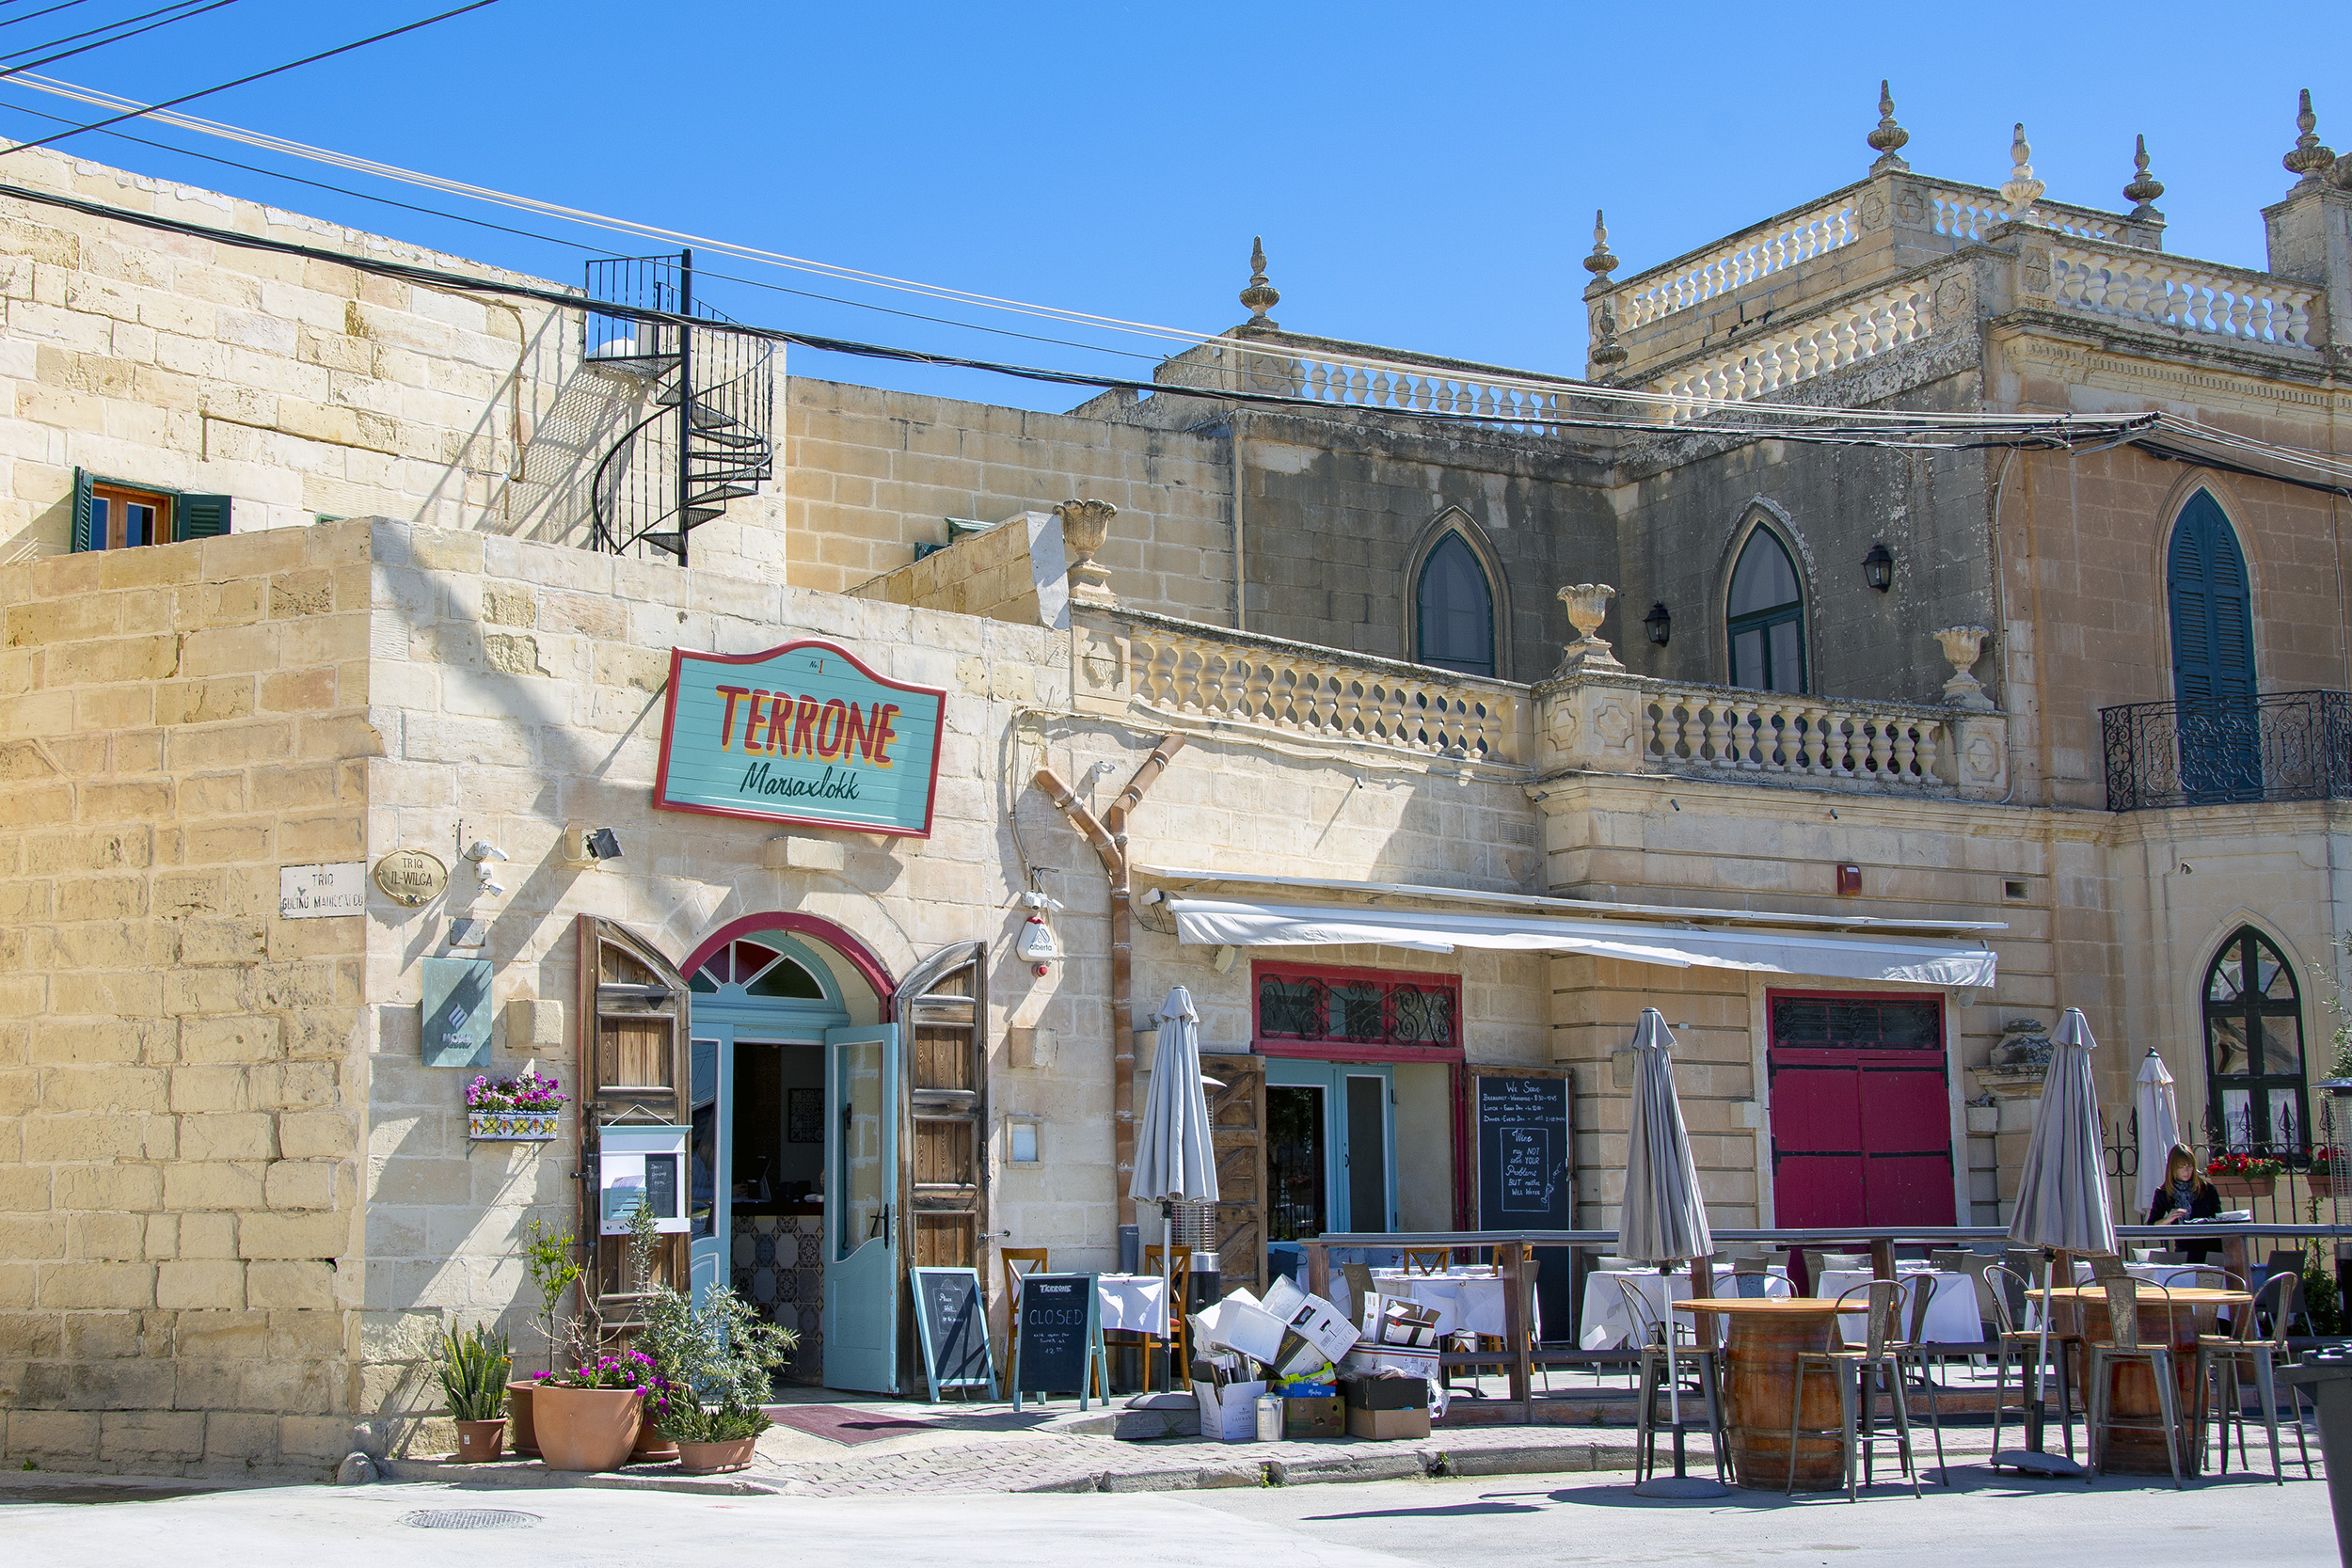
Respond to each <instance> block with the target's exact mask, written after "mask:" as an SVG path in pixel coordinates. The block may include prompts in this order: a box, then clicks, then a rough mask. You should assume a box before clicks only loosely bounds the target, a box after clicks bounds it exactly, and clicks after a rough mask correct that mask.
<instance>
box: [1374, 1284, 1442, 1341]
mask: <svg viewBox="0 0 2352 1568" xmlns="http://www.w3.org/2000/svg"><path fill="white" fill-rule="evenodd" d="M1374 1299H1375V1301H1376V1302H1377V1303H1378V1304H1379V1305H1378V1307H1376V1309H1375V1312H1374V1313H1373V1314H1372V1333H1371V1335H1370V1336H1369V1337H1370V1338H1372V1339H1373V1340H1375V1342H1377V1343H1379V1344H1383V1345H1399V1346H1402V1347H1404V1348H1405V1349H1407V1350H1435V1349H1436V1348H1437V1345H1438V1309H1437V1308H1436V1307H1424V1306H1422V1304H1421V1303H1420V1302H1417V1301H1399V1300H1394V1299H1392V1298H1391V1297H1388V1296H1376V1297H1375V1298H1374Z"/></svg>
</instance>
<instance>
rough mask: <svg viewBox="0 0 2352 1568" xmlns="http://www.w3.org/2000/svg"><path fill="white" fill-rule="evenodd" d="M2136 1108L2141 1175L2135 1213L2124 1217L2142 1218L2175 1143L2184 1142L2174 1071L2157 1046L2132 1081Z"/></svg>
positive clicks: (2135, 1192)
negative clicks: (2173, 1086) (2173, 1080)
mask: <svg viewBox="0 0 2352 1568" xmlns="http://www.w3.org/2000/svg"><path fill="white" fill-rule="evenodd" d="M2132 1109H2133V1112H2134V1114H2135V1116H2136V1117H2137V1121H2138V1123H2139V1176H2138V1178H2137V1180H2135V1181H2134V1182H2133V1183H2132V1208H2133V1212H2131V1213H2130V1214H2127V1215H2125V1216H2124V1218H2125V1219H2126V1220H2138V1219H2141V1218H2144V1217H2145V1216H2146V1214H2147V1212H2148V1206H2149V1205H2150V1204H2152V1203H2153V1202H2154V1201H2155V1198H2156V1190H2157V1189H2158V1188H2160V1187H2162V1186H2163V1185H2164V1178H2165V1167H2166V1165H2167V1164H2168V1163H2169V1161H2170V1160H2171V1158H2172V1146H2173V1145H2174V1144H2176V1143H2179V1142H2180V1141H2181V1108H2180V1104H2179V1102H2178V1101H2175V1100H2174V1099H2173V1098H2172V1072H2171V1069H2169V1068H2167V1067H2166V1066H2165V1065H2164V1058H2163V1057H2162V1056H2159V1055H2157V1054H2156V1048H2155V1047H2154V1046H2153V1045H2152V1046H2150V1047H2149V1048H2148V1054H2147V1055H2145V1056H2143V1057H2141V1058H2140V1063H2139V1076H2138V1077H2137V1079H2135V1080H2134V1081H2133V1084H2132Z"/></svg>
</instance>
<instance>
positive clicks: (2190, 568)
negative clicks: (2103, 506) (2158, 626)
mask: <svg viewBox="0 0 2352 1568" xmlns="http://www.w3.org/2000/svg"><path fill="white" fill-rule="evenodd" d="M2165 587H2166V592H2167V596H2168V598H2169V601H2170V602H2169V610H2170V612H2171V626H2172V700H2173V704H2174V707H2175V719H2174V721H2175V723H2177V724H2178V726H2179V729H2180V747H2181V787H2182V790H2183V792H2184V793H2185V795H2186V796H2187V797H2188V800H2189V802H2190V803H2191V804H2204V803H2212V802H2218V801H2225V800H2260V799H2262V754H2261V748H2260V744H2259V738H2258V734H2257V725H2256V720H2255V713H2254V615H2253V596H2252V594H2251V593H2250V592H2249V587H2248V581H2247V575H2246V555H2245V552H2244V551H2242V550H2240V549H2239V548H2238V543H2237V533H2236V531H2235V530H2233V529H2232V528H2231V527H2230V519H2229V517H2228V516H2227V515H2224V514H2223V512H2222V510H2221V503H2220V502H2218V501H2217V500H2215V499H2213V495H2212V493H2211V492H2210V491H2206V490H2200V491H2198V492H2197V494H2195V495H2194V496H2191V497H2190V498H2189V500H2188V504H2187V505H2186V506H2184V507H2183V508H2181V515H2180V517H2179V518H2178V519H2177V520H2176V521H2175V522H2174V523H2173V525H2172V539H2171V543H2170V546H2169V548H2168V549H2167V551H2166V555H2165Z"/></svg>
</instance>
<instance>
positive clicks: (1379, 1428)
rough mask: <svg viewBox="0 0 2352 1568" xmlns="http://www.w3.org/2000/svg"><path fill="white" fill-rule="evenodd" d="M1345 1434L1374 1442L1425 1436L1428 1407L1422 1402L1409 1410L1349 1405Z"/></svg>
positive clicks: (1426, 1433)
mask: <svg viewBox="0 0 2352 1568" xmlns="http://www.w3.org/2000/svg"><path fill="white" fill-rule="evenodd" d="M1347 1434H1348V1435H1349V1436H1350V1437H1368V1438H1370V1439H1371V1440H1372V1441H1374V1442H1375V1443H1385V1442H1391V1441H1394V1440H1395V1439H1398V1438H1422V1437H1426V1436H1428V1435H1429V1407H1428V1406H1427V1405H1425V1404H1424V1405H1420V1406H1418V1407H1416V1408H1414V1409H1411V1410H1365V1409H1362V1408H1360V1407H1355V1406H1351V1407H1350V1408H1349V1410H1348V1412H1347Z"/></svg>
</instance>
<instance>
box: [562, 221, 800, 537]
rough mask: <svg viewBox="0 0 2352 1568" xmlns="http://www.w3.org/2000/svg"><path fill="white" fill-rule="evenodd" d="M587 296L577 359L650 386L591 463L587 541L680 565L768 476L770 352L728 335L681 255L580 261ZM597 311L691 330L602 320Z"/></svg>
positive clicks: (690, 256) (764, 345) (762, 344)
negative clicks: (643, 402)
mask: <svg viewBox="0 0 2352 1568" xmlns="http://www.w3.org/2000/svg"><path fill="white" fill-rule="evenodd" d="M587 293H588V297H589V299H590V301H592V302H593V303H592V304H591V306H590V308H589V309H588V310H587V312H586V313H585V315H584V316H583V318H582V322H581V334H582V341H581V350H582V354H583V356H584V357H585V358H586V360H587V362H588V363H589V364H591V365H595V366H598V367H601V368H604V369H607V370H613V371H620V372H627V373H628V374H629V375H632V376H636V377H638V378H640V379H641V380H643V381H644V383H645V384H647V385H648V386H649V387H650V388H651V391H650V394H649V403H650V411H649V412H648V413H646V415H645V416H644V418H643V419H641V420H637V421H636V423H634V424H632V425H630V426H629V428H628V430H627V431H626V432H625V433H623V435H622V436H621V438H620V440H619V441H617V442H615V443H614V445H613V447H612V451H608V452H606V453H605V454H604V458H603V460H602V461H601V462H599V463H598V464H597V465H596V474H595V477H594V478H593V480H592V481H591V482H590V484H589V497H588V499H589V512H590V517H591V543H592V545H593V546H594V547H595V548H596V549H599V550H605V551H609V552H611V553H612V554H614V555H628V554H633V553H643V552H645V551H659V552H660V553H661V554H663V555H668V556H673V557H675V558H676V561H677V563H678V564H679V565H681V566H683V565H685V564H686V563H687V548H688V542H689V540H690V539H691V537H692V535H693V532H694V530H696V529H697V528H700V527H701V526H702V525H703V524H705V523H707V522H709V521H710V520H711V519H712V518H714V517H718V516H721V515H723V514H724V513H725V511H726V505H727V502H729V501H731V500H737V499H741V498H743V497H745V496H750V495H755V494H756V493H757V492H758V489H759V486H760V483H762V482H763V481H765V480H768V479H770V478H771V477H773V475H774V473H775V440H774V422H775V419H774V415H775V383H774V381H773V379H772V377H771V374H770V370H771V361H772V359H773V357H774V345H773V344H771V343H769V342H767V341H764V340H762V339H758V338H753V337H750V336H748V335H746V334H744V333H741V332H738V331H734V330H731V328H733V327H734V325H735V323H734V322H732V321H731V320H729V319H728V318H727V317H726V316H725V315H723V314H722V313H721V312H719V311H717V310H714V309H711V308H710V307H709V306H707V305H705V304H702V303H701V302H699V301H698V300H696V299H695V298H694V253H693V252H692V251H691V250H686V251H680V252H679V253H678V254H677V255H675V256H640V257H622V258H616V259H613V260H611V261H591V262H589V263H588V285H587ZM598 303H601V304H612V305H626V306H633V307H635V308H637V309H645V310H659V311H662V312H664V313H665V314H670V315H676V316H684V317H689V318H691V320H692V321H693V322H694V324H695V325H691V326H680V325H674V324H671V323H667V322H662V323H654V322H644V321H640V320H637V319H635V318H633V317H628V316H619V315H613V314H611V313H608V312H604V311H599V310H597V309H595V305H596V304H598ZM706 323H707V324H708V325H703V324H706Z"/></svg>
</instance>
